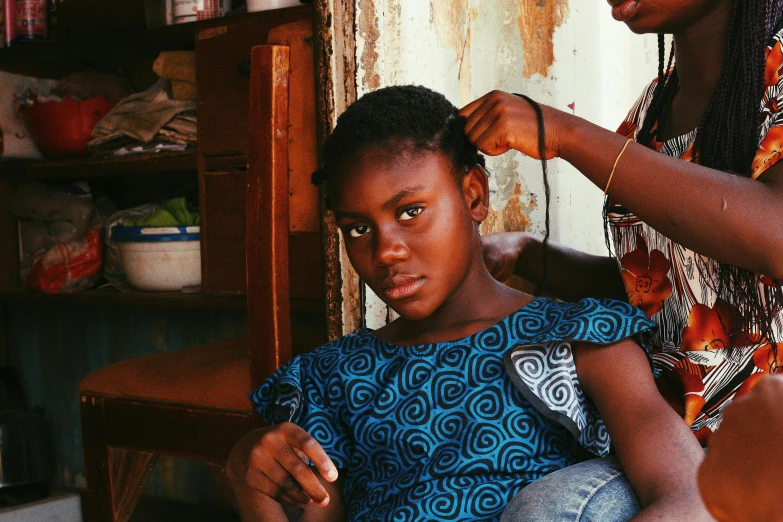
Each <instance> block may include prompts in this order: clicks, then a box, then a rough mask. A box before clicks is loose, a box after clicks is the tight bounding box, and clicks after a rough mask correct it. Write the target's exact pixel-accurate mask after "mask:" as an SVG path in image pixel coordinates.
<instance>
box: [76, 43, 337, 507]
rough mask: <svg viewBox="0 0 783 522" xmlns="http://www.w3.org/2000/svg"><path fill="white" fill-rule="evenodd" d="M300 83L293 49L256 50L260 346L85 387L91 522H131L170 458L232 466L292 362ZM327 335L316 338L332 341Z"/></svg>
mask: <svg viewBox="0 0 783 522" xmlns="http://www.w3.org/2000/svg"><path fill="white" fill-rule="evenodd" d="M288 77H289V48H288V47H286V46H274V45H263V46H258V47H255V48H253V51H252V58H251V81H250V85H251V91H250V92H251V94H250V129H249V133H250V140H251V147H250V152H249V154H248V173H247V175H248V183H247V207H246V217H247V220H246V232H247V233H246V245H247V284H248V291H247V296H248V338H247V339H236V340H231V341H224V342H218V343H213V344H209V345H204V346H197V347H192V348H185V349H182V350H176V351H172V352H166V353H160V354H155V355H151V356H147V357H141V358H137V359H131V360H128V361H122V362H119V363H115V364H113V365H110V366H107V367H105V368H102V369H100V370H97V371H95V372H93V373H91V374H90V375H88V376H87V377H86V378H85V379H84V380H83V381H82V383H81V385H80V389H79V394H80V403H81V421H82V437H83V445H84V460H85V466H86V478H87V489H88V495H87V502H88V505H87V511H88V519H89V520H90V521H91V522H98V521H101V522H126V521H127V520H128V519H129V518H130V516H131V514H132V512H133V509H134V507H135V505H136V502H137V501H138V499H139V496H140V495H141V492H142V490H143V489H144V485H145V483H146V481H147V479H148V478H149V476H150V473H151V472H152V469H153V467H154V465H155V462H156V460H157V459H158V456H159V455H160V454H166V455H173V456H178V457H184V458H188V459H194V460H199V461H203V462H206V463H209V464H210V465H212V466H213V467H217V468H221V467H224V466H225V463H226V458H227V456H228V453H229V451H230V450H231V448H232V446H233V444H234V442H235V441H236V440H237V439H238V438H239V437H240V436H241V435H243V434H245V433H247V432H248V431H249V430H251V429H253V428H254V427H256V426H257V425H258V424H259V422H260V421H259V418H258V416H257V415H256V414H255V412H254V411H253V410H252V407H251V404H250V401H249V399H248V397H247V396H248V393H249V392H250V390H251V389H252V388H253V387H254V386H256V385H257V384H258V383H259V382H260V381H261V380H263V379H264V378H265V377H266V376H268V375H269V374H270V373H272V372H273V371H274V370H275V369H276V368H278V367H279V366H280V365H281V364H283V363H284V362H286V361H287V360H289V359H290V358H291V356H292V353H291V352H292V348H291V346H292V342H291V306H290V298H291V296H290V295H289V255H288V252H289V227H288V223H289V172H288V144H289V137H288V124H289V123H288V116H289V114H288V113H289V103H288V101H289V85H288ZM316 324H318V321H316ZM321 324H322V323H321ZM319 330H320V331H317V332H315V333H316V337H317V338H318V339H319V340H322V338H323V336H324V331H323V330H322V329H319ZM309 342H312V343H313V344H312V345H311V347H313V346H317V342H314V341H313V339H310V340H309Z"/></svg>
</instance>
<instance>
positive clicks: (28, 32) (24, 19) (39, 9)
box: [6, 0, 46, 40]
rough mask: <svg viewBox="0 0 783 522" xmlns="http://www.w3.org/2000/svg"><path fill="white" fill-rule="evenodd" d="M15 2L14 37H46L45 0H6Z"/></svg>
mask: <svg viewBox="0 0 783 522" xmlns="http://www.w3.org/2000/svg"><path fill="white" fill-rule="evenodd" d="M6 1H10V2H13V1H15V2H16V38H17V39H30V40H37V39H43V38H46V0H6Z"/></svg>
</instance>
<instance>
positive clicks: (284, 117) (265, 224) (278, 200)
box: [245, 45, 291, 387]
mask: <svg viewBox="0 0 783 522" xmlns="http://www.w3.org/2000/svg"><path fill="white" fill-rule="evenodd" d="M289 60H290V50H289V48H288V47H286V46H280V45H260V46H257V47H254V48H253V50H252V54H251V59H250V64H251V65H250V119H249V122H248V134H249V138H250V143H251V147H250V148H249V150H248V169H247V196H246V197H247V200H246V205H247V206H246V229H245V230H246V235H245V241H246V256H247V265H246V266H247V300H248V303H247V313H248V336H249V339H250V345H251V346H250V349H249V354H250V377H251V381H252V382H251V383H252V385H253V386H254V387H255V386H257V385H258V384H260V383H259V382H258V381H259V380H260V379H261V378H262V376H267V375H269V374H271V373H272V372H273V371H274V370H276V369H277V368H279V367H280V365H281V364H283V363H285V362H286V361H288V360H290V359H291V305H290V286H289V285H290V284H289V279H288V278H289V270H288V267H289V256H288V224H289V209H288V207H289V173H288V87H289V81H288V80H289Z"/></svg>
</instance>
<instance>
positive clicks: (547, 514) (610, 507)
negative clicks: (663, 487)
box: [500, 457, 641, 522]
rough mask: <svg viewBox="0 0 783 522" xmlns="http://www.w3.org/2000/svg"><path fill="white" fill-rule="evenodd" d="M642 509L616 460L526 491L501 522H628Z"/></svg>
mask: <svg viewBox="0 0 783 522" xmlns="http://www.w3.org/2000/svg"><path fill="white" fill-rule="evenodd" d="M640 510H641V504H640V503H639V499H638V498H637V496H636V493H634V490H633V488H632V487H631V484H630V483H629V482H628V479H627V478H626V477H625V474H624V473H623V471H622V469H620V465H619V464H618V462H617V459H616V458H615V457H604V458H600V459H593V460H588V461H587V462H582V463H580V464H576V465H574V466H571V467H568V468H566V469H562V470H560V471H556V472H555V473H552V474H551V475H547V476H546V477H544V478H542V479H539V480H537V481H536V482H534V483H533V484H531V485H529V486H527V487H526V488H525V489H523V490H522V491H521V492H520V493H519V494H518V495H517V496H516V497H514V498H513V499H512V500H511V502H509V505H508V507H507V508H506V510H505V511H504V512H503V516H502V518H501V519H500V520H501V522H625V521H626V520H628V519H630V518H632V517H633V516H634V515H636V514H637V513H638V512H639V511H640Z"/></svg>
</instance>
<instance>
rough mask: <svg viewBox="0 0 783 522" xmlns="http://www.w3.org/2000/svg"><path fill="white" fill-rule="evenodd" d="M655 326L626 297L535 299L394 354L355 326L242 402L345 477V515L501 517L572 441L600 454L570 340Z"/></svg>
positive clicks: (597, 339) (559, 464) (567, 456)
mask: <svg viewBox="0 0 783 522" xmlns="http://www.w3.org/2000/svg"><path fill="white" fill-rule="evenodd" d="M652 327H653V323H652V322H651V321H650V320H649V318H647V316H646V315H645V314H644V313H642V312H640V311H639V310H638V309H636V308H633V307H631V306H630V305H628V304H625V303H620V302H617V301H609V300H594V299H586V300H583V301H580V302H579V303H559V302H554V301H552V300H550V299H546V298H536V299H534V300H533V301H532V302H531V303H530V304H528V305H527V306H525V307H523V308H521V309H520V310H518V311H517V312H514V313H513V314H511V315H509V316H508V317H506V318H505V319H503V320H502V321H500V322H499V323H497V324H495V325H494V326H491V327H489V328H487V329H485V330H482V331H480V332H478V333H476V334H474V335H471V336H469V337H466V338H464V339H460V340H457V341H448V342H440V343H432V344H423V345H414V346H398V345H394V344H391V343H388V342H386V341H383V340H381V339H379V338H378V337H376V336H375V335H373V333H372V332H371V331H369V330H367V329H363V330H361V331H360V332H358V333H355V334H351V335H347V336H345V337H342V338H340V339H337V340H335V341H332V342H330V343H328V344H326V345H324V346H322V347H320V348H318V349H317V350H315V351H314V352H312V353H309V354H307V355H303V356H300V357H297V358H296V359H294V360H293V361H291V362H289V363H288V364H286V365H285V366H283V367H282V368H280V370H278V371H277V372H275V374H274V375H272V377H270V378H269V379H268V380H267V381H266V382H265V383H264V384H262V385H261V386H260V387H259V388H258V389H256V390H255V391H253V392H252V393H251V394H250V398H251V400H252V401H253V403H254V404H255V405H256V407H257V409H258V412H259V413H260V414H261V416H262V417H263V419H264V420H265V421H266V422H267V423H270V424H274V423H279V422H283V421H291V422H295V423H296V424H298V425H299V426H301V427H302V428H303V429H304V430H306V431H308V432H309V433H310V434H311V435H313V436H314V437H315V438H316V439H317V440H318V441H319V442H320V443H321V445H322V446H323V448H324V450H325V451H326V453H327V454H328V455H329V457H331V459H332V461H333V462H334V464H335V465H336V466H337V467H338V468H340V469H341V470H343V471H341V473H347V474H346V480H345V487H344V491H343V493H344V496H345V500H346V505H347V507H348V519H349V520H355V521H362V522H371V521H405V522H414V521H430V520H437V521H442V520H448V521H458V520H465V521H467V520H470V521H477V520H498V519H499V518H500V514H501V512H502V511H503V509H504V508H505V507H506V504H507V503H508V501H509V500H511V498H513V497H514V495H516V494H517V493H518V492H519V490H521V489H522V488H523V487H525V486H526V485H527V484H530V483H531V482H533V481H534V480H536V479H538V478H541V477H542V476H544V475H546V474H547V473H551V472H553V471H556V470H558V469H561V468H564V467H566V466H568V465H570V464H573V463H575V462H576V458H575V456H574V453H573V451H572V448H573V444H574V442H575V441H579V443H580V444H581V445H583V446H584V447H586V448H587V449H588V450H590V451H592V452H593V453H595V454H597V455H602V454H605V453H606V452H607V451H608V448H609V438H608V436H607V435H606V430H605V428H604V427H603V424H602V423H601V421H600V419H599V418H598V416H597V414H596V412H595V411H594V408H593V407H592V405H591V404H590V403H589V402H588V401H587V400H586V399H585V397H584V395H583V393H582V390H581V387H580V386H579V382H578V381H577V379H576V369H575V366H574V359H573V356H572V354H571V345H570V342H571V341H585V342H590V343H595V344H597V345H602V344H609V343H613V342H617V341H620V340H622V339H625V338H627V337H631V336H637V335H638V334H643V333H645V332H647V331H649V330H650V329H651V328H652Z"/></svg>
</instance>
